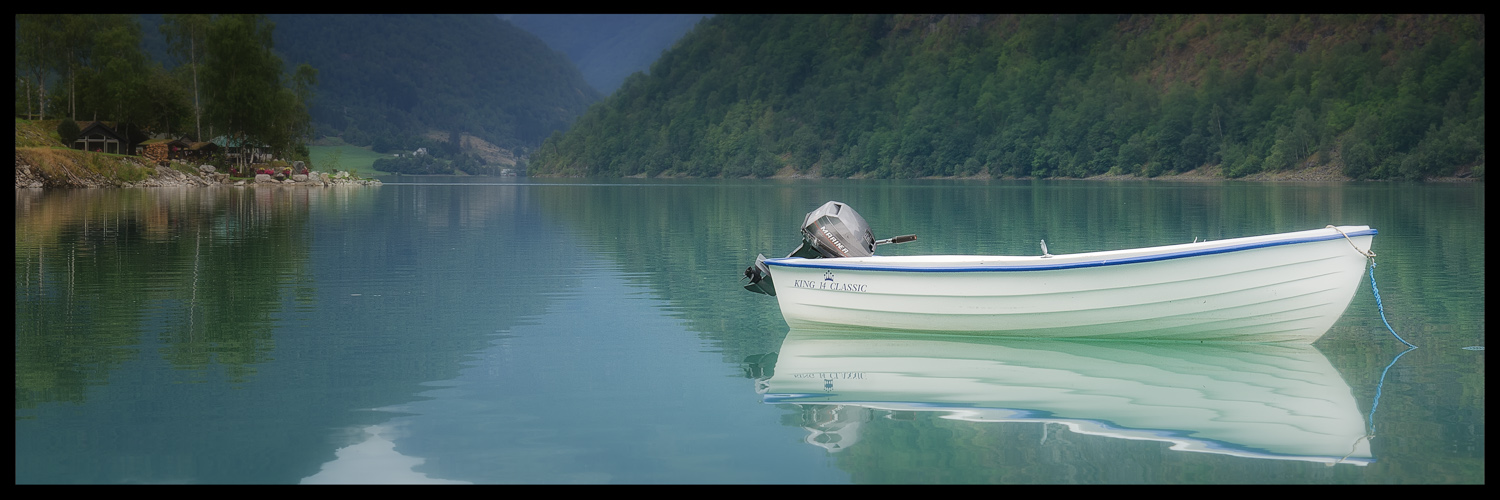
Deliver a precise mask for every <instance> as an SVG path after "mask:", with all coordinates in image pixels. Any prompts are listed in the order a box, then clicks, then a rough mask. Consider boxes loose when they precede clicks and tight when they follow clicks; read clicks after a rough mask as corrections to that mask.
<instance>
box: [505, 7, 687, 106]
mask: <svg viewBox="0 0 1500 500" xmlns="http://www.w3.org/2000/svg"><path fill="white" fill-rule="evenodd" d="M499 16H500V18H501V19H505V20H507V21H510V22H511V24H514V25H516V26H517V27H519V28H521V29H524V30H526V31H529V32H531V33H532V34H534V35H536V36H537V37H538V38H541V39H542V41H544V42H547V45H548V46H550V47H552V48H553V49H556V50H560V51H562V52H563V53H565V54H567V55H568V59H569V60H571V61H573V64H574V65H576V66H578V71H580V72H582V73H583V78H584V80H587V81H588V82H589V85H591V86H593V87H594V88H595V89H597V90H598V91H600V92H603V93H604V94H605V95H608V94H610V93H611V92H614V91H615V89H617V88H619V87H620V84H621V83H623V82H624V81H625V77H627V76H630V74H631V73H635V72H637V71H645V70H646V69H648V68H650V67H651V63H652V62H654V61H656V58H658V57H661V53H662V51H663V50H666V49H667V48H668V47H671V46H672V43H673V42H676V41H677V39H678V38H681V37H682V35H683V34H685V33H687V32H688V31H689V30H691V29H693V25H694V24H697V23H698V21H699V20H701V19H703V18H705V17H708V16H707V15H705V14H500V15H499Z"/></svg>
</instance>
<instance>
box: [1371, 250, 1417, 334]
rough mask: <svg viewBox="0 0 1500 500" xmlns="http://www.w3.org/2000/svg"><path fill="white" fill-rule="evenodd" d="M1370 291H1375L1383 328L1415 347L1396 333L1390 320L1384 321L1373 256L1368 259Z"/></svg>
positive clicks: (1383, 307) (1376, 305) (1383, 309)
mask: <svg viewBox="0 0 1500 500" xmlns="http://www.w3.org/2000/svg"><path fill="white" fill-rule="evenodd" d="M1370 291H1371V292H1375V308H1376V309H1378V310H1380V321H1381V322H1383V323H1385V329H1387V330H1390V331H1391V335H1395V336H1396V340H1400V341H1401V343H1402V344H1406V346H1407V347H1410V348H1412V349H1416V348H1417V346H1414V345H1411V342H1407V341H1406V339H1403V338H1401V335H1400V334H1398V333H1396V329H1395V328H1391V322H1390V321H1386V319H1385V306H1384V305H1382V304H1381V303H1380V288H1377V287H1376V286H1375V259H1374V258H1371V259H1370ZM1402 354H1405V353H1402Z"/></svg>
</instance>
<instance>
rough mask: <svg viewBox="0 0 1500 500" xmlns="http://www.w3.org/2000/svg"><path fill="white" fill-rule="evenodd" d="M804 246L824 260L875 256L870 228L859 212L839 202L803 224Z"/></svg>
mask: <svg viewBox="0 0 1500 500" xmlns="http://www.w3.org/2000/svg"><path fill="white" fill-rule="evenodd" d="M802 243H803V245H804V246H810V247H812V249H813V250H814V251H816V252H818V255H820V256H822V257H824V258H836V257H869V256H871V255H875V234H874V233H873V232H871V231H870V225H869V224H868V223H866V222H865V218H864V217H860V216H859V212H855V211H854V209H853V208H850V207H849V205H845V204H843V203H841V202H837V201H830V202H828V203H824V204H823V206H821V207H818V209H817V210H813V211H811V212H808V213H807V218H805V219H803V221H802ZM793 253H794V254H795V253H796V252H793Z"/></svg>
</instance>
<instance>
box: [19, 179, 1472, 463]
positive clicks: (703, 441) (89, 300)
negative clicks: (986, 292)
mask: <svg viewBox="0 0 1500 500" xmlns="http://www.w3.org/2000/svg"><path fill="white" fill-rule="evenodd" d="M411 179H412V178H410V177H403V178H399V180H400V181H401V182H412V181H411ZM387 180H388V181H396V180H398V179H387ZM419 180H420V182H418V183H409V184H397V183H394V182H393V183H388V184H386V185H384V186H381V187H378V188H337V189H301V188H295V189H286V188H280V189H266V188H238V189H235V188H216V189H202V188H196V189H165V188H160V189H139V190H72V191H47V192H35V191H28V190H17V192H16V250H15V259H16V482H17V483H368V482H401V483H1483V482H1484V473H1485V467H1484V441H1485V434H1484V423H1485V415H1484V394H1485V384H1484V351H1483V350H1482V347H1483V346H1484V343H1485V342H1484V327H1485V323H1484V304H1485V302H1484V251H1485V248H1484V229H1485V220H1484V210H1485V207H1484V187H1483V184H1395V183H1370V184H1363V183H1357V184H1257V183H1239V182H1225V183H1191V184H1168V183H1144V182H1120V183H1111V182H1078V181H1072V182H1069V181H1060V182H1025V181H1022V182H947V181H715V180H696V181H543V180H525V179H523V180H520V181H516V182H510V183H496V182H494V179H452V178H431V179H419ZM827 200H839V201H843V202H846V203H849V204H850V205H851V206H853V207H855V208H856V209H857V210H858V211H859V212H860V213H861V214H862V215H863V216H864V218H865V219H866V220H868V221H869V222H870V224H871V226H873V228H874V229H875V232H876V233H877V234H876V236H877V237H889V236H894V235H899V234H908V233H916V234H918V236H919V239H918V241H917V242H914V243H909V244H905V245H896V246H883V247H881V252H880V253H882V254H885V255H902V254H922V253H987V254H1020V255H1035V254H1039V253H1040V248H1039V247H1038V244H1037V241H1038V240H1042V239H1045V240H1046V241H1047V244H1048V247H1049V249H1050V251H1051V252H1052V253H1074V252H1082V251H1094V250H1107V249H1115V248H1125V247H1134V246H1150V245H1161V244H1171V243H1183V242H1189V241H1193V240H1194V239H1205V238H1207V239H1221V238H1230V237H1236V236H1248V235H1256V234H1264V233H1272V232H1280V231H1291V230H1301V229H1312V228H1319V227H1323V226H1325V225H1328V224H1352V225H1359V224H1367V225H1370V226H1372V227H1374V228H1376V229H1378V230H1379V231H1380V235H1379V236H1377V237H1376V239H1375V246H1374V250H1375V252H1376V253H1377V254H1379V256H1378V257H1377V259H1376V262H1377V264H1378V266H1377V267H1376V269H1375V277H1376V280H1377V283H1378V286H1379V290H1380V296H1381V298H1382V300H1383V301H1384V309H1385V314H1386V316H1387V318H1388V319H1389V321H1390V324H1391V326H1392V327H1393V328H1395V330H1396V331H1397V332H1399V333H1400V335H1401V336H1402V337H1403V338H1405V339H1406V340H1408V341H1410V342H1411V343H1413V344H1415V345H1417V346H1419V347H1420V348H1419V349H1416V350H1412V351H1409V352H1406V346H1405V345H1403V344H1402V343H1401V342H1400V341H1399V340H1397V339H1396V338H1395V336H1393V335H1392V334H1391V332H1389V331H1388V330H1387V329H1386V327H1385V324H1384V323H1382V321H1381V319H1380V314H1379V312H1378V310H1377V308H1376V305H1375V299H1374V297H1373V295H1372V294H1371V293H1370V291H1369V283H1368V281H1369V280H1368V279H1366V280H1365V281H1366V282H1365V283H1363V284H1362V285H1361V286H1362V288H1361V292H1360V293H1359V294H1358V295H1357V296H1356V297H1355V300H1354V302H1353V304H1352V305H1351V306H1350V308H1349V309H1348V311H1347V312H1346V313H1345V315H1344V316H1343V318H1342V319H1340V321H1339V322H1338V324H1337V325H1336V326H1335V327H1334V328H1333V330H1332V331H1330V332H1329V333H1328V334H1327V335H1326V336H1325V337H1324V338H1323V339H1322V340H1320V341H1319V343H1318V344H1316V345H1315V349H1302V350H1295V349H1294V350H1286V351H1284V352H1283V351H1274V352H1272V351H1267V350H1262V349H1260V348H1253V347H1252V348H1239V347H1215V346H1204V347H1202V348H1194V346H1183V345H1173V346H1162V345H1160V344H1151V343H1095V344H1090V343H1076V342H1075V343H1048V342H1031V343H1020V344H1017V343H1015V342H1005V341H990V342H986V341H977V340H958V339H949V338H942V337H938V338H933V337H916V338H904V337H903V338H892V339H880V338H860V337H859V336H857V335H856V336H849V337H845V338H821V337H819V336H817V335H813V334H809V333H808V332H789V331H788V330H787V327H786V325H785V323H783V322H782V320H781V317H780V313H779V311H778V310H777V308H776V305H775V299H773V298H770V297H766V296H763V295H757V294H753V293H750V292H746V291H744V290H742V289H741V288H740V282H739V278H740V272H741V271H742V270H743V269H744V268H745V266H746V265H748V264H749V263H750V262H751V261H752V260H753V259H754V257H755V255H756V254H757V253H764V254H766V255H768V256H780V255H784V254H785V253H786V252H788V251H790V250H791V249H792V248H793V247H794V246H795V245H796V244H797V242H798V239H799V235H798V232H797V226H798V225H799V224H800V222H801V220H802V216H803V214H805V213H806V212H807V211H809V210H812V209H813V208H816V207H817V206H818V205H820V204H821V203H823V202H824V201H827ZM1466 348H1467V349H1466ZM896 367H902V368H896ZM966 370H968V371H966ZM976 370H977V371H976ZM893 374H894V375H893ZM992 374H993V375H992ZM1001 375H1004V376H1001ZM881 376H899V377H901V380H902V381H903V383H904V384H905V385H902V386H901V387H899V388H894V387H893V386H881V385H880V381H881V380H886V379H882V378H880V377H881ZM1063 380H1070V381H1072V380H1076V381H1077V382H1076V384H1079V385H1068V384H1074V383H1075V382H1068V383H1067V384H1063V383H1061V382H1058V381H1063ZM809 383H810V384H811V385H809V386H808V387H811V389H807V390H809V391H816V390H817V388H818V387H824V388H826V392H827V393H828V394H835V393H837V394H839V397H842V398H843V399H841V400H839V399H838V398H835V397H832V396H830V397H828V398H822V399H818V398H812V399H796V398H785V397H780V396H777V395H778V394H784V393H786V392H787V391H790V390H793V389H797V388H796V387H793V386H796V385H797V384H803V385H808V384H809ZM856 383H860V384H864V385H863V386H860V387H858V388H857V390H856V386H855V384H856ZM966 384H967V385H966ZM835 387H837V388H838V389H839V390H837V391H835V390H834V388H835ZM789 388H790V389H789ZM802 389H806V387H804V388H802ZM797 390H801V389H797ZM1049 390H1050V391H1053V392H1051V393H1046V394H1047V395H1046V396H1038V397H1037V398H1035V399H1034V401H1033V402H1031V403H1028V404H1026V405H1019V406H1018V405H1017V404H1014V403H1007V404H1008V405H1009V406H1006V405H1002V404H999V403H993V402H992V400H995V399H997V398H1005V397H1009V396H1007V395H1008V394H1018V393H1025V392H1026V391H1033V392H1036V391H1049ZM861 391H862V392H861ZM1301 391H1313V392H1318V393H1321V394H1333V395H1334V396H1335V397H1331V398H1329V402H1327V404H1322V406H1319V407H1318V409H1316V410H1307V411H1303V410H1301V409H1297V410H1295V411H1287V409H1288V408H1294V407H1295V408H1301V407H1298V406H1297V405H1298V404H1301V403H1297V402H1295V401H1299V400H1301V399H1306V398H1303V397H1302V396H1300V394H1302V392H1301ZM1038 393H1039V394H1040V393H1041V392H1038ZM1168 393H1171V394H1179V396H1180V397H1178V396H1173V397H1177V398H1178V399H1174V400H1173V401H1170V402H1165V403H1159V402H1155V399H1153V398H1158V397H1161V396H1162V395H1164V394H1168ZM1252 393H1254V394H1256V395H1255V396H1247V395H1249V394H1252ZM1028 394H1029V393H1028ZM1377 396H1378V405H1377V404H1376V403H1377ZM1247 397H1248V398H1252V399H1253V398H1261V400H1259V401H1258V402H1256V403H1253V404H1252V403H1246V402H1241V401H1239V400H1240V399H1241V398H1247ZM1314 399H1316V400H1317V401H1323V400H1322V399H1317V398H1314ZM1121 401H1126V402H1128V403H1129V404H1125V405H1123V406H1122V404H1121ZM1181 401H1188V403H1181ZM1182 405H1186V406H1182ZM1179 406H1181V408H1180V410H1179V408H1178V407H1179ZM1122 408H1123V409H1122ZM1163 410H1166V411H1163ZM1308 419H1311V420H1308ZM1307 422H1313V423H1312V424H1308V423H1307ZM1320 426H1322V427H1328V428H1331V429H1334V431H1333V434H1339V433H1342V435H1343V436H1344V437H1341V438H1338V439H1335V440H1334V441H1336V442H1334V443H1332V444H1319V445H1313V444H1312V443H1313V442H1315V441H1317V440H1316V439H1312V438H1305V437H1304V434H1299V433H1305V432H1309V429H1313V428H1318V427H1320ZM1308 436H1310V434H1309V435H1308ZM1351 437H1352V439H1350V438H1351ZM1345 443H1347V446H1346V445H1345ZM1360 462H1365V463H1366V464H1365V465H1359V464H1358V463H1360Z"/></svg>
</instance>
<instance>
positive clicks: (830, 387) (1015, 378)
mask: <svg viewBox="0 0 1500 500" xmlns="http://www.w3.org/2000/svg"><path fill="white" fill-rule="evenodd" d="M767 357H770V356H769V355H768V356H767ZM766 371H767V372H769V373H768V374H767V375H768V377H764V378H762V379H760V380H759V381H758V383H757V390H758V391H761V392H762V393H763V400H764V402H766V403H769V404H783V403H791V404H797V405H801V406H802V407H803V411H804V419H805V421H806V423H805V426H806V428H807V429H808V430H809V431H810V434H809V435H808V437H807V442H808V443H811V444H814V445H818V446H822V447H824V448H827V449H829V450H830V451H839V450H843V449H847V448H848V447H850V446H854V445H856V444H857V442H858V440H859V435H858V434H859V427H860V425H861V423H864V422H869V421H870V419H871V418H876V417H880V416H882V415H884V416H885V417H887V418H900V417H901V416H902V415H910V413H908V412H941V413H943V415H942V418H949V419H958V420H967V421H972V422H1038V423H1043V424H1044V425H1045V424H1061V425H1065V426H1067V427H1068V428H1069V429H1071V430H1072V431H1073V432H1076V433H1081V434H1090V435H1098V436H1107V437H1113V438H1121V439H1134V440H1153V441H1162V442H1168V443H1171V444H1172V446H1171V449H1173V450H1181V451H1194V452H1203V453H1218V454H1225V455H1233V456H1239V457H1251V458H1265V459H1277V460H1303V461H1310V462H1323V463H1327V464H1335V463H1351V464H1357V465H1366V464H1368V463H1370V462H1373V461H1374V459H1373V458H1372V456H1371V454H1370V445H1369V440H1368V439H1366V433H1365V425H1364V420H1363V416H1362V415H1361V413H1360V411H1359V409H1358V408H1357V407H1356V406H1357V405H1356V403H1355V400H1354V396H1353V394H1352V393H1351V391H1350V389H1349V386H1348V384H1346V383H1345V382H1344V380H1343V378H1342V377H1341V376H1340V375H1339V374H1338V372H1337V371H1336V370H1335V369H1334V368H1333V365H1332V364H1330V363H1329V362H1328V358H1327V357H1325V356H1323V354H1322V353H1320V352H1318V350H1317V349H1316V348H1314V347H1312V346H1311V345H1307V344H1289V345H1287V344H1241V343H1234V344H1199V343H1180V342H1134V341H1109V342H1097V341H1096V342H1085V341H1066V340H1035V339H996V338H979V337H969V336H940V335H919V334H886V333H880V334H869V333H857V332H855V333H845V332H828V331H816V332H815V331H802V330H792V331H791V332H789V333H788V334H787V336H786V340H784V341H783V342H782V346H781V350H780V351H779V352H778V353H776V355H775V359H774V367H770V368H766Z"/></svg>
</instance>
